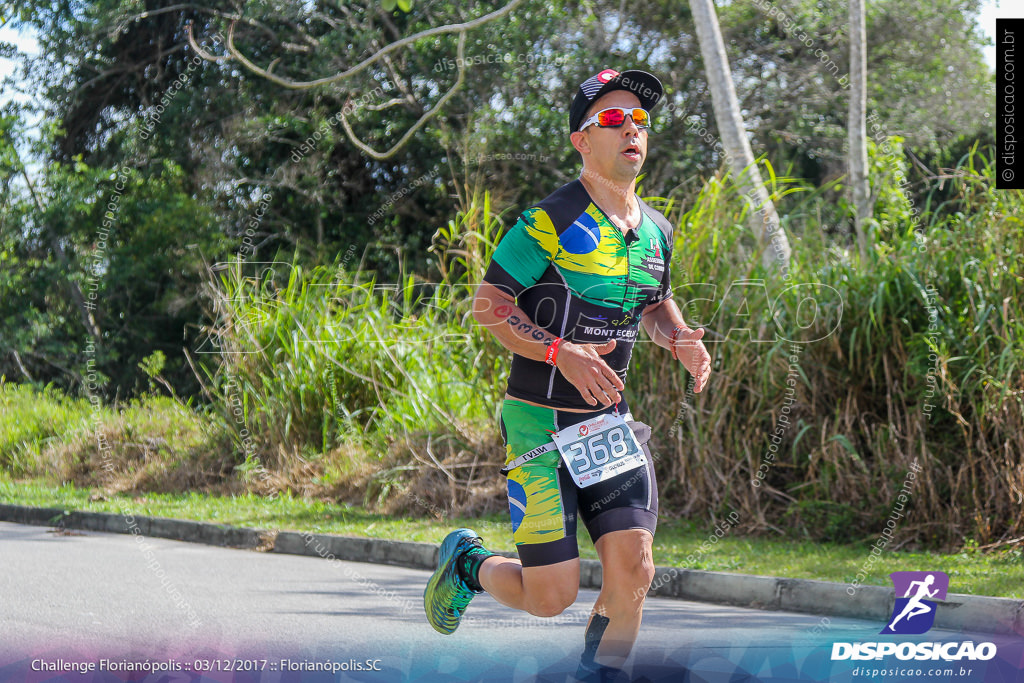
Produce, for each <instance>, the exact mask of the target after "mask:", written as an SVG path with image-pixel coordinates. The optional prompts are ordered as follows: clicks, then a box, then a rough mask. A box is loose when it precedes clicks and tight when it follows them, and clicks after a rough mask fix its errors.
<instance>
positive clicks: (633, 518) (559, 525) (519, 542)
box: [501, 398, 658, 567]
mask: <svg viewBox="0 0 1024 683" xmlns="http://www.w3.org/2000/svg"><path fill="white" fill-rule="evenodd" d="M616 407H617V408H618V411H619V414H620V415H626V414H627V413H628V412H629V410H628V408H627V407H626V402H625V400H623V401H622V402H621V403H619V405H618V406H609V407H608V408H605V409H602V410H595V411H594V412H589V413H574V412H568V411H564V410H556V409H554V408H544V407H541V406H535V405H530V404H529V403H524V402H523V401H517V400H515V399H509V398H506V399H505V400H504V402H503V403H502V405H501V437H502V439H503V440H504V442H505V464H506V465H507V464H508V463H510V462H512V461H513V460H515V459H516V458H517V457H519V456H520V455H523V454H524V453H527V452H529V451H531V450H533V449H535V448H537V447H538V446H542V445H544V444H545V443H548V442H549V441H550V440H551V434H552V433H553V432H556V431H558V430H560V429H564V428H566V427H570V426H572V425H574V424H578V423H580V422H584V421H586V420H589V419H591V418H593V417H595V416H597V415H601V414H604V413H611V412H613V411H614V410H615V409H616ZM641 446H642V447H643V450H644V455H645V456H646V460H647V464H646V465H645V466H644V467H637V468H634V469H632V470H629V471H627V472H622V473H621V474H618V475H616V476H614V477H612V478H610V479H608V480H606V481H602V482H599V483H597V484H593V485H591V486H588V487H586V488H579V487H578V486H577V485H576V482H574V481H573V479H572V477H571V476H570V475H569V472H568V469H567V468H566V467H565V466H564V464H563V466H561V467H559V463H560V462H561V461H562V458H561V456H560V455H559V453H558V451H557V450H554V451H550V452H548V453H544V454H542V455H540V456H538V457H536V458H534V459H533V460H530V461H529V462H527V463H525V464H523V465H521V466H519V467H516V468H514V469H512V470H510V471H509V472H508V475H507V477H508V479H507V482H506V484H507V488H508V506H509V513H510V514H511V517H512V540H513V541H514V542H515V544H516V549H517V550H518V551H519V559H520V560H521V561H522V563H523V566H524V567H541V566H544V565H549V564H555V563H556V562H564V561H565V560H571V559H573V558H575V557H579V547H578V546H577V544H576V517H577V514H578V515H579V517H580V518H582V520H583V523H584V524H585V525H586V527H587V531H588V533H589V534H590V539H591V541H593V542H595V543H596V542H597V539H598V538H600V537H601V536H603V535H604V534H607V533H609V532H611V531H622V530H626V529H647V530H648V531H650V532H651V534H652V535H653V534H654V531H655V528H656V527H657V524H658V486H657V483H656V482H655V480H654V461H653V459H652V458H651V452H650V450H649V449H648V447H647V444H646V443H643V444H641Z"/></svg>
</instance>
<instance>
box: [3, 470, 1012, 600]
mask: <svg viewBox="0 0 1024 683" xmlns="http://www.w3.org/2000/svg"><path fill="white" fill-rule="evenodd" d="M0 502H4V503H11V504H17V505H33V506H39V507H63V508H65V509H68V510H71V509H74V510H88V511H94V512H121V511H122V509H123V508H126V507H127V508H128V509H130V510H131V511H132V512H133V513H134V514H139V515H151V516H156V517H171V518H177V519H190V520H198V521H209V522H218V523H221V524H229V525H235V526H247V527H259V528H264V529H276V530H291V531H313V532H316V533H330V534H343V535H349V536H370V537H374V538H388V539H396V540H405V541H426V542H431V543H439V542H440V541H441V539H442V538H443V537H444V535H445V534H446V533H447V532H449V531H451V530H452V529H454V528H456V527H458V526H469V527H472V528H474V529H476V530H477V531H478V532H479V533H480V534H481V535H482V536H484V539H485V541H486V542H487V545H488V547H490V548H492V549H495V550H514V546H513V545H512V541H511V533H510V529H509V525H508V518H507V516H506V515H486V516H482V517H474V518H466V517H449V518H435V517H396V516H389V515H383V514H376V513H372V512H368V511H366V510H364V509H362V508H361V507H357V506H352V505H345V504H337V503H332V502H323V501H318V500H310V499H305V498H299V497H294V496H291V495H290V494H287V493H285V494H282V495H280V496H277V497H274V498H267V497H263V496H257V495H253V494H246V495H241V496H215V495H206V494H200V493H195V492H193V493H188V494H163V493H155V494H150V493H147V494H140V495H125V494H110V493H107V492H103V491H101V490H100V489H89V488H77V487H74V486H70V485H66V486H61V487H54V486H52V485H50V484H47V483H45V482H42V481H39V480H14V479H11V478H9V477H6V476H5V475H3V474H0ZM724 527H725V525H722V526H720V527H719V528H720V529H724ZM712 538H717V537H716V535H715V529H714V528H713V527H710V526H708V525H704V524H699V523H697V522H693V521H686V520H676V519H662V520H661V521H660V522H659V526H658V535H657V538H656V540H655V548H654V558H655V562H656V564H658V565H659V566H676V567H687V568H691V569H704V570H712V571H725V572H736V573H743V574H760V575H767V576H782V577H786V578H804V579H819V580H824V581H835V582H840V583H845V582H848V581H850V580H851V579H852V578H853V577H854V576H856V574H857V572H858V571H860V570H861V567H862V566H863V565H864V562H865V561H866V560H867V558H868V555H869V550H870V543H863V544H856V545H839V544H827V543H813V542H809V541H794V540H789V539H773V538H763V537H756V538H755V537H744V536H739V535H733V534H731V533H730V532H729V530H725V532H724V536H722V537H721V538H720V539H719V540H715V541H712V540H711V539H712ZM579 539H580V554H581V556H582V557H584V558H596V557H597V554H596V553H595V552H594V547H593V544H591V543H590V540H589V539H588V538H587V536H586V532H585V531H584V530H582V529H581V530H580V533H579ZM902 570H940V571H945V572H946V573H948V574H949V575H950V577H951V584H950V589H951V590H952V591H953V592H954V593H966V594H970V595H989V596H996V597H1007V598H1017V599H1024V553H1022V552H1021V550H1020V549H1019V548H1014V549H1009V550H1003V551H999V552H981V551H979V550H976V549H972V548H970V547H968V548H967V549H966V550H965V551H964V552H960V553H956V554H939V553H930V552H900V551H896V552H884V553H883V555H882V558H881V560H879V561H878V562H877V563H875V564H874V567H873V571H872V573H871V574H870V575H869V576H868V578H867V579H866V580H865V581H864V582H863V583H864V584H867V585H880V586H889V585H891V584H890V583H889V580H888V574H889V573H890V572H893V571H902Z"/></svg>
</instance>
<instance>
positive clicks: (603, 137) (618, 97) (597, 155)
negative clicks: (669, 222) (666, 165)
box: [581, 90, 647, 181]
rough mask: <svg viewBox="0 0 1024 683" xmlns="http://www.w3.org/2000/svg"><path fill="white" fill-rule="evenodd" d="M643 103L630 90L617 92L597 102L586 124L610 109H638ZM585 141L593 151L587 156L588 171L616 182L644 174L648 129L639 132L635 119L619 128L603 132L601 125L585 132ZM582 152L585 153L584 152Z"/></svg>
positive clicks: (591, 108)
mask: <svg viewBox="0 0 1024 683" xmlns="http://www.w3.org/2000/svg"><path fill="white" fill-rule="evenodd" d="M639 106H640V100H639V99H638V98H637V96H636V95H634V94H633V93H631V92H629V91H627V90H615V91H613V92H610V93H608V94H607V95H604V96H603V97H601V98H600V99H598V100H596V101H595V102H594V103H593V104H592V105H590V108H589V109H588V110H587V114H586V116H584V117H583V120H584V121H586V120H587V119H589V118H590V117H591V116H593V115H594V114H595V113H597V112H599V111H601V110H602V109H607V108H608V107H623V108H627V109H628V108H636V107H639ZM582 135H584V136H586V137H585V139H584V140H583V142H584V144H585V145H586V147H587V148H588V149H589V154H584V156H585V158H586V164H587V167H588V168H589V169H590V170H592V171H596V172H597V173H599V174H600V175H602V176H604V177H605V178H610V179H613V180H624V181H631V180H634V179H635V178H636V177H637V175H638V174H639V173H640V169H641V167H643V165H644V160H645V159H646V158H647V129H645V128H637V127H636V124H635V123H633V117H631V116H627V117H626V122H625V123H624V124H622V125H621V126H620V127H618V128H601V127H600V126H598V125H597V124H591V125H589V126H587V128H586V130H584V131H582ZM581 151H582V150H581Z"/></svg>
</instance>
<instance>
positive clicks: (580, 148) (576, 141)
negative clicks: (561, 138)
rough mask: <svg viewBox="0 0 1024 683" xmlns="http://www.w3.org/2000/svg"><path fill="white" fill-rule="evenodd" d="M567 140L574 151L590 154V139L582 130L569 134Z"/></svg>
mask: <svg viewBox="0 0 1024 683" xmlns="http://www.w3.org/2000/svg"><path fill="white" fill-rule="evenodd" d="M569 140H570V142H572V146H573V147H575V148H576V151H577V152H579V153H580V154H589V153H590V138H589V137H587V134H586V133H584V132H583V131H582V130H578V131H576V132H575V133H570V134H569Z"/></svg>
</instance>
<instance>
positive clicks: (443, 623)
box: [423, 529, 483, 635]
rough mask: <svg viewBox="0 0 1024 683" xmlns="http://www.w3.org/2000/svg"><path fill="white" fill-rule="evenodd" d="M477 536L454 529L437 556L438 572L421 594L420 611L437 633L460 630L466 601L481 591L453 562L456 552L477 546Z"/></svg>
mask: <svg viewBox="0 0 1024 683" xmlns="http://www.w3.org/2000/svg"><path fill="white" fill-rule="evenodd" d="M479 538H480V537H479V536H477V533H476V532H475V531H473V530H472V529H456V530H455V531H453V532H451V533H450V534H448V535H447V536H445V538H444V541H443V542H442V543H441V550H440V552H438V554H437V571H435V572H434V573H433V575H432V576H431V577H430V580H429V581H427V588H426V590H424V591H423V609H424V610H426V612H427V621H429V622H430V625H431V626H433V627H434V630H435V631H437V632H438V633H443V634H444V635H448V634H449V633H454V632H455V629H457V628H458V627H459V620H460V619H462V615H463V613H465V611H466V607H467V606H468V605H469V601H470V600H472V599H473V596H474V595H476V594H478V593H482V592H483V591H474V590H472V589H470V587H469V586H467V585H466V582H465V581H464V580H463V579H462V576H460V575H459V568H458V567H457V566H456V563H455V560H456V558H458V556H459V553H461V552H462V551H463V550H465V549H467V548H469V547H470V546H472V545H475V544H477V543H479V542H480V541H479Z"/></svg>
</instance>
